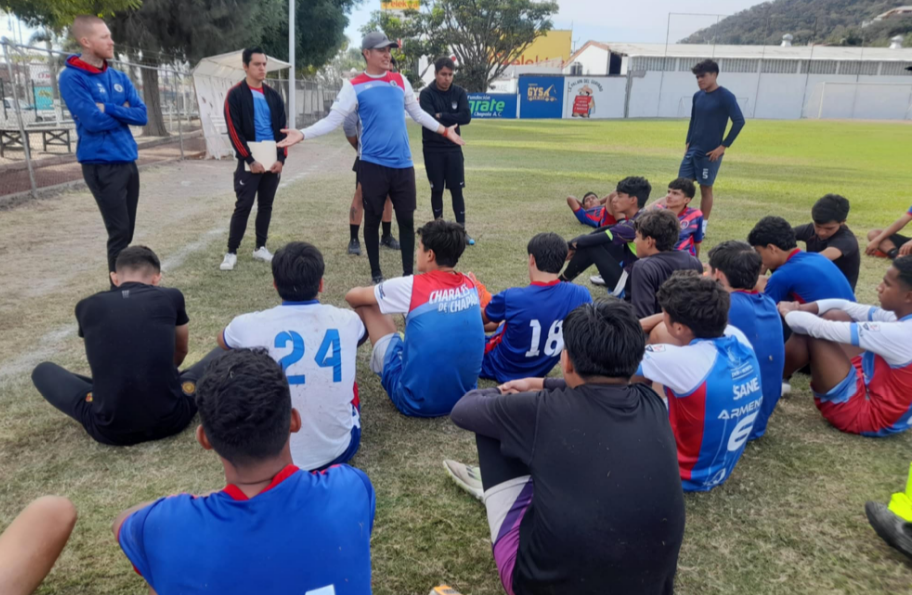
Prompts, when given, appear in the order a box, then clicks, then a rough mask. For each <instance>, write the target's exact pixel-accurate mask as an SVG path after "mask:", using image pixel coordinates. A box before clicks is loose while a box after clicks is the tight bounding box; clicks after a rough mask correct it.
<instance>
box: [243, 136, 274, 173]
mask: <svg viewBox="0 0 912 595" xmlns="http://www.w3.org/2000/svg"><path fill="white" fill-rule="evenodd" d="M247 146H248V147H250V156H251V157H253V160H254V161H259V162H260V164H261V165H262V166H263V167H265V168H266V171H269V168H270V167H272V166H273V165H275V162H276V161H277V158H276V155H277V153H276V142H275V141H274V140H263V141H260V142H254V143H247ZM244 170H245V171H250V165H249V164H248V163H244Z"/></svg>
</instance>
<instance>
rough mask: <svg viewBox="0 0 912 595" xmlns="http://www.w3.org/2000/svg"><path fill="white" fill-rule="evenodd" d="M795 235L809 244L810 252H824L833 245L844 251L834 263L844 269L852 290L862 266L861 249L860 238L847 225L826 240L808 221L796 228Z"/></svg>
mask: <svg viewBox="0 0 912 595" xmlns="http://www.w3.org/2000/svg"><path fill="white" fill-rule="evenodd" d="M795 237H796V238H797V239H798V241H799V242H804V243H805V244H806V245H807V251H808V252H823V251H824V250H826V249H827V248H830V247H833V248H836V249H837V250H839V251H840V252H842V256H840V257H839V258H837V259H836V260H834V261H833V264H835V265H836V267H837V268H838V269H839V270H840V271H842V274H843V275H845V277H846V279H848V281H849V285H851V286H852V291H855V285H856V284H857V283H858V270H859V269H860V268H861V251H860V250H859V249H858V238H856V237H855V234H854V233H852V230H851V229H849V228H848V226H846V225H842V226H840V227H839V231H837V232H836V233H834V234H833V235H831V236H830V237H828V238H827V239H825V240H821V239H820V238H819V237H817V234H816V233H814V224H813V223H806V224H805V225H799V226H798V227H796V228H795Z"/></svg>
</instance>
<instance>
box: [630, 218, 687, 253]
mask: <svg viewBox="0 0 912 595" xmlns="http://www.w3.org/2000/svg"><path fill="white" fill-rule="evenodd" d="M633 228H634V229H635V230H636V231H638V232H640V235H641V236H643V238H652V239H654V240H655V245H656V250H658V251H659V252H668V251H670V250H674V247H675V244H677V243H678V238H679V237H680V235H681V224H680V223H679V222H678V218H677V217H675V214H674V213H672V212H671V211H669V210H668V209H656V210H650V211H647V212H646V213H643V214H642V215H640V216H639V218H638V219H637V220H636V221H634V222H633Z"/></svg>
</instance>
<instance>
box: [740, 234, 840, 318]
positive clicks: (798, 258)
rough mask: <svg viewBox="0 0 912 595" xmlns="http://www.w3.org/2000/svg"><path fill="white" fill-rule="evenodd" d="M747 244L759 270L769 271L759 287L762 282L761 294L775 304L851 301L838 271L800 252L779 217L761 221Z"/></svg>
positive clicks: (817, 257) (824, 260)
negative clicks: (760, 264) (757, 259)
mask: <svg viewBox="0 0 912 595" xmlns="http://www.w3.org/2000/svg"><path fill="white" fill-rule="evenodd" d="M747 241H748V243H749V244H750V245H751V246H753V247H754V249H755V250H756V251H757V253H758V254H760V258H762V259H763V267H764V268H765V269H768V270H771V271H773V274H772V275H771V276H770V277H769V279H768V280H764V279H761V280H760V285H763V284H764V281H765V286H764V290H763V291H764V293H766V295H768V296H769V297H770V298H771V299H772V300H773V301H774V302H776V303H777V304H778V303H779V302H782V301H797V302H801V303H808V302H814V301H817V300H823V299H831V298H838V299H845V300H851V301H853V302H854V301H855V293H854V292H853V291H852V287H851V286H850V285H849V281H848V279H846V277H845V275H843V274H842V271H840V270H839V269H838V268H837V267H836V265H835V264H833V262H832V261H831V260H829V259H828V258H827V257H826V256H823V255H822V254H814V253H812V252H802V251H801V249H800V248H798V242H797V240H796V238H795V232H794V230H793V229H792V226H791V225H789V223H788V221H786V220H785V219H783V218H782V217H774V216H769V217H764V218H763V219H761V220H760V221H759V222H758V223H757V225H755V226H754V228H753V229H752V230H751V232H750V234H749V235H748V237H747Z"/></svg>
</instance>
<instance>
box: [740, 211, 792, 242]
mask: <svg viewBox="0 0 912 595" xmlns="http://www.w3.org/2000/svg"><path fill="white" fill-rule="evenodd" d="M747 243H748V244H750V245H751V246H754V247H757V246H760V247H761V248H765V247H767V246H769V245H770V244H772V245H773V246H776V247H777V248H779V249H780V250H792V249H794V248H797V247H798V240H797V239H796V238H795V232H794V230H793V229H792V226H791V225H789V222H788V221H786V220H785V219H783V218H782V217H776V216H774V215H769V216H767V217H764V218H763V219H761V220H760V221H758V222H757V225H755V226H754V228H753V229H752V230H751V232H750V233H749V234H748V236H747Z"/></svg>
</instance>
